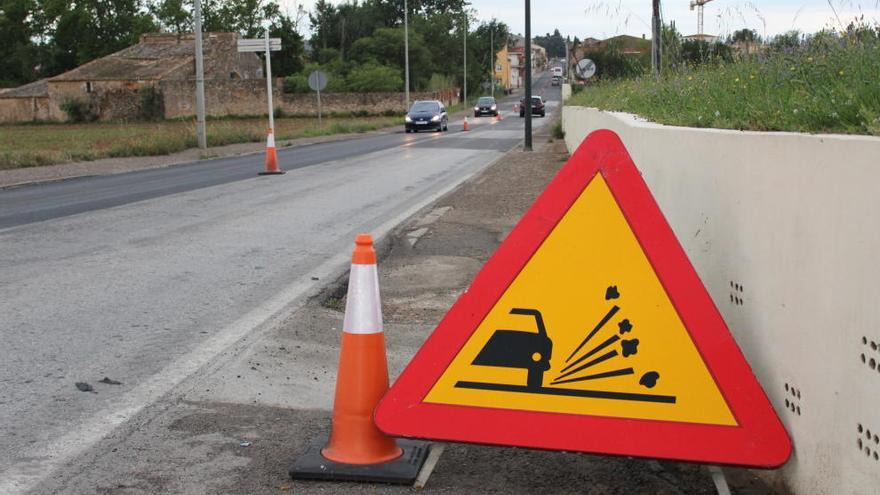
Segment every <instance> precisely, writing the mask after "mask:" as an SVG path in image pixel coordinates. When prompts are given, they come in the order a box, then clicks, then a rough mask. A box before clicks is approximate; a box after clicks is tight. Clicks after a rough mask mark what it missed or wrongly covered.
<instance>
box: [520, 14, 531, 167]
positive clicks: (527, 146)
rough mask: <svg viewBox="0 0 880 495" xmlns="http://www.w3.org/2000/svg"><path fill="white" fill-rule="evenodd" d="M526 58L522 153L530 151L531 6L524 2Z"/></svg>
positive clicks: (524, 48)
mask: <svg viewBox="0 0 880 495" xmlns="http://www.w3.org/2000/svg"><path fill="white" fill-rule="evenodd" d="M523 52H524V55H525V56H526V91H525V95H523V103H522V104H523V105H525V107H524V108H523V111H524V112H523V113H524V114H525V118H526V122H525V124H526V125H525V133H526V135H525V143H524V144H523V151H532V5H531V2H530V1H529V0H526V39H525V46H524V47H523Z"/></svg>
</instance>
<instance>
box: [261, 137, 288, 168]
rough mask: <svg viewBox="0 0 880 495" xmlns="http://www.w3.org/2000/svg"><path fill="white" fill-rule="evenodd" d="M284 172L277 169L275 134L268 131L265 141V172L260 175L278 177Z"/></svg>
mask: <svg viewBox="0 0 880 495" xmlns="http://www.w3.org/2000/svg"><path fill="white" fill-rule="evenodd" d="M283 173H284V171H283V170H281V169H280V168H278V152H277V151H275V134H274V133H273V132H272V129H269V137H268V138H267V139H266V171H265V172H260V175H280V174H283Z"/></svg>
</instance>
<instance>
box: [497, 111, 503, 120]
mask: <svg viewBox="0 0 880 495" xmlns="http://www.w3.org/2000/svg"><path fill="white" fill-rule="evenodd" d="M495 120H497V121H498V122H501V121H502V120H504V117H503V116H502V114H501V110H498V115H496V116H495Z"/></svg>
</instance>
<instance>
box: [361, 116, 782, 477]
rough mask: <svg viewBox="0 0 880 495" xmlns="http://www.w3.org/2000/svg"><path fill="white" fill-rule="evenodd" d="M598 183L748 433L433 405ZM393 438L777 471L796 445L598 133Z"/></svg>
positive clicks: (385, 403)
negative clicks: (476, 336) (505, 298)
mask: <svg viewBox="0 0 880 495" xmlns="http://www.w3.org/2000/svg"><path fill="white" fill-rule="evenodd" d="M597 173H601V174H602V176H603V178H604V179H605V181H606V183H607V184H608V187H609V189H610V190H611V192H612V194H613V195H614V197H615V199H616V200H617V202H618V205H619V206H620V208H621V210H622V211H623V214H624V216H625V217H626V219H627V221H628V222H629V225H630V227H631V228H632V230H633V233H634V234H635V236H636V239H637V240H638V242H639V243H640V244H641V247H642V249H643V251H644V252H645V254H646V256H647V258H648V261H649V262H650V263H651V265H652V266H653V268H654V270H655V272H656V274H657V276H658V278H659V280H660V283H661V284H662V285H663V287H664V289H665V290H666V292H667V294H668V296H669V298H670V300H671V301H672V304H673V306H674V307H675V309H676V310H677V311H678V314H679V316H680V318H681V320H682V322H683V323H684V326H685V328H687V329H688V332H689V333H690V335H691V338H692V339H693V341H694V344H695V345H696V347H697V349H698V351H699V352H700V354H701V356H702V357H703V361H704V362H705V363H706V365H707V367H708V368H709V371H710V373H711V374H712V376H713V377H714V378H715V381H716V383H717V384H718V387H719V389H720V391H721V393H722V395H723V396H724V398H725V400H726V401H727V403H728V406H729V407H730V409H731V411H732V412H733V414H734V417H735V418H736V420H737V423H738V426H719V425H706V424H694V423H681V422H673V421H657V420H641V419H628V418H615V417H604V416H585V415H577V414H561V413H549V412H535V411H518V410H510V409H501V408H498V409H496V408H486V407H476V406H460V405H447V404H433V403H426V402H422V400H423V398H424V397H425V396H426V395H427V394H428V392H429V391H430V389H431V388H432V387H433V386H434V384H435V383H436V382H437V380H438V379H439V378H440V376H441V375H442V374H443V372H444V371H445V370H446V368H447V367H448V366H449V364H450V363H451V362H452V360H453V359H454V358H455V356H456V355H457V354H458V352H459V350H460V349H461V347H462V346H463V345H464V344H465V342H467V340H468V338H470V336H471V334H472V333H473V332H474V331H475V330H476V328H477V327H478V326H479V324H480V323H481V322H482V320H483V319H484V318H485V317H486V315H487V314H488V312H489V311H490V310H491V309H492V307H493V306H494V304H495V303H496V302H497V300H498V299H499V298H500V297H501V295H502V294H503V293H504V292H505V291H506V290H507V287H508V286H509V285H510V284H511V283H512V282H513V280H514V279H515V278H516V276H517V275H518V274H519V272H520V271H521V270H522V268H523V267H524V266H525V265H526V264H527V263H528V261H529V259H531V257H532V255H533V254H534V253H535V252H536V251H537V250H538V248H539V247H540V246H541V244H542V243H543V242H544V239H546V237H547V236H548V235H549V234H550V232H551V231H552V230H553V228H554V227H555V226H556V224H557V223H558V222H559V221H560V220H561V219H562V218H563V216H564V215H565V214H566V212H567V211H568V210H569V208H570V207H571V205H572V204H573V203H574V201H575V200H576V199H577V198H578V197H579V196H580V194H581V192H582V191H583V190H584V189H585V188H586V186H587V185H588V184H589V182H590V181H591V180H592V178H593V177H595V175H596V174H597ZM375 420H376V424H377V425H378V426H379V428H380V429H381V430H382V431H384V432H385V433H387V434H389V435H394V436H400V437H410V438H427V439H436V440H445V441H453V442H467V443H479V444H487V445H508V446H518V447H527V448H536V449H547V450H563V451H573V452H588V453H596V454H611V455H625V456H634V457H646V458H661V459H676V460H684V461H694V462H707V463H712V464H728V465H739V466H749V467H761V468H772V467H778V466H781V465H782V464H784V463H785V462H786V461H787V460H788V458H789V456H790V455H791V441H790V440H789V437H788V434H787V433H786V431H785V428H784V427H783V425H782V423H781V422H780V420H779V417H778V416H777V415H776V412H775V411H774V409H773V407H772V406H771V404H770V402H769V400H768V399H767V396H766V395H765V394H764V390H763V389H762V388H761V385H760V384H759V383H758V381H757V379H756V378H755V376H754V374H753V373H752V370H751V368H750V367H749V365H748V362H747V361H746V359H745V357H744V356H743V354H742V352H741V351H740V349H739V347H738V346H737V344H736V341H735V340H734V339H733V337H732V336H731V334H730V331H729V330H728V328H727V325H726V324H725V323H724V320H723V319H722V317H721V314H720V313H719V312H718V309H717V308H716V306H715V304H714V302H713V301H712V298H711V297H710V296H709V294H708V292H707V291H706V288H705V287H704V286H703V283H702V281H700V278H699V276H698V275H697V273H696V271H695V270H694V268H693V266H692V265H691V263H690V261H689V260H688V257H687V255H686V254H685V252H684V250H683V249H682V247H681V245H680V244H679V242H678V239H677V238H676V237H675V234H674V233H673V232H672V229H671V228H670V226H669V224H668V223H667V222H666V219H665V217H664V216H663V214H662V212H661V211H660V208H659V206H658V205H657V203H656V201H655V200H654V197H653V196H652V195H651V192H650V191H649V189H648V186H647V185H646V184H645V182H644V180H643V179H642V177H641V174H640V173H639V171H638V169H637V168H636V166H635V164H634V163H633V161H632V159H631V158H630V156H629V153H628V152H627V151H626V148H625V147H624V145H623V143H622V142H621V140H620V138H619V137H618V136H617V134H615V133H614V132H612V131H610V130H599V131H595V132H593V133H591V134H590V135H589V136H587V138H586V139H585V140H584V141H583V142H582V143H581V145H580V146H579V147H578V149H577V151H576V152H575V153H574V155H573V156H572V157H571V159H570V160H569V161H568V163H566V164H565V166H563V168H562V169H561V170H560V171H559V173H558V174H557V175H556V177H555V178H554V179H553V181H552V182H551V183H550V184H549V185H548V186H547V188H546V189H545V190H544V192H543V193H542V194H541V196H540V197H539V198H538V199H537V200H536V201H535V203H534V204H533V205H532V206H531V208H529V210H528V211H527V212H526V214H525V215H524V216H523V218H522V219H521V220H520V222H519V223H518V224H517V225H516V227H515V228H514V229H513V230H512V231H511V233H510V235H509V236H508V237H507V239H505V240H504V242H502V244H501V245H500V246H499V248H498V250H497V251H496V252H495V254H494V255H493V256H492V257H491V258H490V259H489V260H488V261H487V262H486V264H485V266H484V267H483V269H482V270H480V272H479V273H478V274H477V276H476V277H475V278H474V281H473V282H472V284H471V286H470V288H469V289H468V290H467V291H465V292H464V293H463V294H462V296H461V297H460V298H459V299H458V301H456V303H455V304H454V305H453V306H452V308H451V309H450V310H449V312H448V313H447V314H446V316H445V317H444V318H443V320H442V321H441V322H440V324H439V326H438V327H437V329H436V330H435V331H434V332H433V334H432V335H431V336H430V337H429V338H428V339H427V340H426V341H425V343H424V345H423V346H422V348H421V349H420V350H419V351H418V353H416V355H415V357H414V358H413V359H412V361H411V362H410V363H409V365H408V366H407V368H406V369H405V370H404V372H403V373H402V374H401V376H400V377H399V378H398V379H397V381H396V382H395V384H394V385H393V386H392V388H391V389H390V390H389V391H388V393H387V394H386V395H385V397H384V398H383V399H382V401H381V403H380V404H379V406H378V407H377V409H376V414H375Z"/></svg>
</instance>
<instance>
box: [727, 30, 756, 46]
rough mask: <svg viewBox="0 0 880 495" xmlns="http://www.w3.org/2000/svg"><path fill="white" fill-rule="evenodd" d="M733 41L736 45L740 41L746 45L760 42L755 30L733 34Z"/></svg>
mask: <svg viewBox="0 0 880 495" xmlns="http://www.w3.org/2000/svg"><path fill="white" fill-rule="evenodd" d="M731 39H732V40H733V42H734V43H736V42H738V41H742V42H745V43H752V42H754V41H757V40H758V33H757V32H756V31H755V30H754V29H746V28H743V29H740V30H737V31H734V32H733V35H731Z"/></svg>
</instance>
